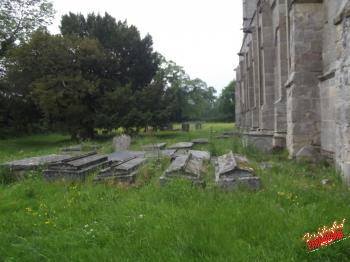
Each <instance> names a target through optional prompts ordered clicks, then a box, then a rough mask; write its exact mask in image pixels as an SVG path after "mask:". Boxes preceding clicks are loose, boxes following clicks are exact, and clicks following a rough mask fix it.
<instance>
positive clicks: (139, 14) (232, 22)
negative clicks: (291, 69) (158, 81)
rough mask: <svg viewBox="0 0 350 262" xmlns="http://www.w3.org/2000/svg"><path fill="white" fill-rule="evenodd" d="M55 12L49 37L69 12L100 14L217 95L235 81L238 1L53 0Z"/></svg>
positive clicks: (237, 47)
mask: <svg viewBox="0 0 350 262" xmlns="http://www.w3.org/2000/svg"><path fill="white" fill-rule="evenodd" d="M52 2H53V4H54V8H55V10H56V11H57V13H56V18H55V21H54V24H53V25H52V26H50V30H51V32H53V33H59V28H58V26H59V24H60V18H61V16H62V15H63V14H67V13H68V12H70V11H71V12H74V13H78V12H79V13H82V14H84V15H86V14H87V13H91V12H95V13H98V12H99V13H101V14H104V12H108V13H109V14H110V15H112V16H113V17H115V18H116V20H125V19H126V20H127V21H128V24H133V25H135V26H136V27H137V28H138V29H139V30H140V32H141V35H143V36H144V35H145V34H146V33H149V34H150V35H151V36H152V37H153V42H154V49H155V50H156V51H158V52H160V53H161V54H162V55H163V56H165V57H166V59H167V60H173V61H174V62H176V63H177V64H178V65H180V66H183V67H184V69H185V70H186V72H187V73H188V74H189V75H190V76H191V78H196V77H199V78H201V79H202V80H204V81H205V82H207V84H208V85H211V86H213V87H215V89H217V90H218V91H219V92H220V91H221V89H222V88H223V87H224V86H226V85H227V84H228V83H229V82H230V81H231V80H232V79H233V78H234V77H235V75H234V71H233V69H234V68H235V67H236V66H237V63H238V56H237V53H238V52H239V49H240V46H241V39H242V36H243V34H242V31H241V30H240V28H241V27H242V0H216V1H214V0H176V1H169V0H109V1H108V0H97V1H96V0H92V1H86V0H52Z"/></svg>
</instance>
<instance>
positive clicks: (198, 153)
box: [189, 150, 210, 160]
mask: <svg viewBox="0 0 350 262" xmlns="http://www.w3.org/2000/svg"><path fill="white" fill-rule="evenodd" d="M189 153H190V154H191V155H192V156H193V157H195V158H200V159H203V160H210V153H209V152H207V151H200V150H190V151H189Z"/></svg>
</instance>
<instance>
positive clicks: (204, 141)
mask: <svg viewBox="0 0 350 262" xmlns="http://www.w3.org/2000/svg"><path fill="white" fill-rule="evenodd" d="M192 143H193V144H195V145H205V144H209V139H207V138H197V139H193V140H192Z"/></svg>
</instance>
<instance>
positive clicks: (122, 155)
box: [108, 150, 146, 162]
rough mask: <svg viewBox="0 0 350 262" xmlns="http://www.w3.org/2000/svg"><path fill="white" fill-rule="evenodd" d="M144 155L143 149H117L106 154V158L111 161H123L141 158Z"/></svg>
mask: <svg viewBox="0 0 350 262" xmlns="http://www.w3.org/2000/svg"><path fill="white" fill-rule="evenodd" d="M145 156H146V152H144V151H129V150H124V151H118V152H114V153H112V154H109V155H108V160H109V161H112V162H120V161H125V160H128V159H131V158H137V157H138V158H143V157H145Z"/></svg>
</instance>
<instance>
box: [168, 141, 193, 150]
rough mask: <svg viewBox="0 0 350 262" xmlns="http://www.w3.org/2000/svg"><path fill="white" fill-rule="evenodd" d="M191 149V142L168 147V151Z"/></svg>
mask: <svg viewBox="0 0 350 262" xmlns="http://www.w3.org/2000/svg"><path fill="white" fill-rule="evenodd" d="M192 147H193V143H192V142H180V143H176V144H173V145H171V146H169V147H168V148H169V149H191V148H192Z"/></svg>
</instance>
